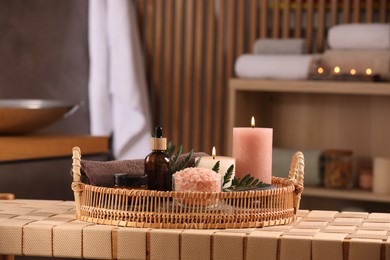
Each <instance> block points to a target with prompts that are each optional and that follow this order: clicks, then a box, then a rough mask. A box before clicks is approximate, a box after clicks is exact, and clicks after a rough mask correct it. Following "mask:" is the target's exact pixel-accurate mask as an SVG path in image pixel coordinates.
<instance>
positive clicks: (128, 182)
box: [114, 173, 148, 190]
mask: <svg viewBox="0 0 390 260" xmlns="http://www.w3.org/2000/svg"><path fill="white" fill-rule="evenodd" d="M114 178H115V180H114V181H115V188H123V189H136V190H147V189H148V176H147V175H139V174H129V173H117V174H115V175H114Z"/></svg>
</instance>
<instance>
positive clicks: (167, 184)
mask: <svg viewBox="0 0 390 260" xmlns="http://www.w3.org/2000/svg"><path fill="white" fill-rule="evenodd" d="M150 145H151V148H152V150H153V151H152V152H151V153H150V154H148V155H147V156H146V158H145V175H147V176H148V188H149V189H150V190H159V191H170V190H172V176H171V174H170V157H169V155H168V154H166V153H165V151H166V149H167V139H166V138H163V131H162V128H161V127H156V129H155V137H154V138H151V139H150Z"/></svg>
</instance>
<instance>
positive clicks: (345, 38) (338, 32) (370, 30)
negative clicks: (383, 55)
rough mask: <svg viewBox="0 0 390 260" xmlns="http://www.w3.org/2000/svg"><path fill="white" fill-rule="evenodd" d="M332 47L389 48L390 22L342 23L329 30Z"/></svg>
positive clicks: (329, 42)
mask: <svg viewBox="0 0 390 260" xmlns="http://www.w3.org/2000/svg"><path fill="white" fill-rule="evenodd" d="M328 45H329V47H330V48H331V49H355V50H357V49H371V50H372V49H389V48H390V24H341V25H336V26H333V27H331V28H330V29H329V31H328Z"/></svg>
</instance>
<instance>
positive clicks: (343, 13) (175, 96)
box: [137, 0, 389, 154]
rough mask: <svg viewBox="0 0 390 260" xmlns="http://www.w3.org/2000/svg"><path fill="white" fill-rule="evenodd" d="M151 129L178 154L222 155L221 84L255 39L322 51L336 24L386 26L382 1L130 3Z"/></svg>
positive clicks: (177, 0) (224, 100)
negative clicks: (300, 42)
mask: <svg viewBox="0 0 390 260" xmlns="http://www.w3.org/2000/svg"><path fill="white" fill-rule="evenodd" d="M137 11H138V21H139V23H140V24H139V26H140V31H141V39H142V43H143V48H144V52H145V63H146V68H147V80H148V85H149V95H150V100H151V104H152V105H151V108H152V113H153V123H154V125H161V126H163V128H164V129H165V135H166V136H167V138H168V139H169V140H172V141H173V142H174V143H176V144H183V146H184V149H185V151H188V150H189V149H190V148H194V149H195V150H197V151H205V152H208V153H210V152H211V148H212V146H214V145H215V146H216V147H217V151H218V153H219V154H223V153H224V152H225V151H227V147H226V144H225V140H226V138H228V137H227V136H226V132H227V131H226V130H227V129H226V120H227V119H226V108H227V105H228V104H227V85H228V84H227V81H228V79H229V78H231V77H233V76H234V62H235V60H236V58H237V57H238V56H239V55H241V54H242V53H250V52H252V47H253V43H254V41H255V40H256V39H258V38H293V37H296V38H304V39H306V42H307V45H308V52H309V53H315V52H322V51H323V50H324V49H325V48H326V32H327V29H328V28H329V27H330V26H332V25H336V24H339V23H351V22H362V23H366V22H367V23H371V22H381V23H389V3H388V1H386V0H341V1H337V0H137Z"/></svg>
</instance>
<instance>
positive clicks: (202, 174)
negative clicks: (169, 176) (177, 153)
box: [173, 168, 222, 192]
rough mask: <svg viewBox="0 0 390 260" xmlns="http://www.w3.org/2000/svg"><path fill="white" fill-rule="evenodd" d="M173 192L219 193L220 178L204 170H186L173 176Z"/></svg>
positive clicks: (211, 171) (220, 186)
mask: <svg viewBox="0 0 390 260" xmlns="http://www.w3.org/2000/svg"><path fill="white" fill-rule="evenodd" d="M173 181H174V190H175V191H203V192H220V191H221V188H222V177H221V175H220V174H218V173H216V172H215V171H213V170H210V169H206V168H186V169H184V170H181V171H179V172H176V173H175V174H173Z"/></svg>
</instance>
